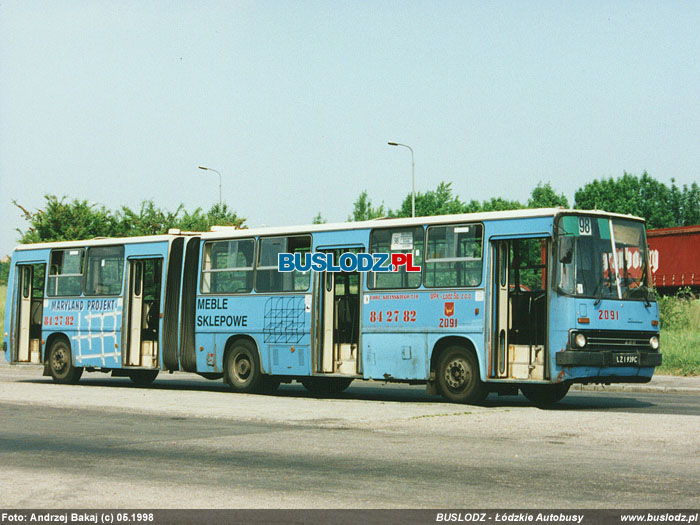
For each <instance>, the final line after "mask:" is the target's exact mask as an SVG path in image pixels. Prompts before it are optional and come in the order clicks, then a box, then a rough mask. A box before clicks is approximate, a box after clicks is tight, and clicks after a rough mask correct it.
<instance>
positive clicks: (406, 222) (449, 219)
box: [201, 208, 644, 240]
mask: <svg viewBox="0 0 700 525" xmlns="http://www.w3.org/2000/svg"><path fill="white" fill-rule="evenodd" d="M562 214H586V215H599V216H602V217H617V218H622V219H631V220H637V221H643V220H644V219H642V218H641V217H636V216H634V215H623V214H620V213H609V212H605V211H599V210H572V209H566V208H536V209H523V210H508V211H489V212H479V213H459V214H453V215H434V216H429V217H415V218H414V217H406V218H400V219H389V218H380V219H372V220H369V221H358V222H338V223H331V224H309V225H298V226H266V227H260V228H251V229H243V230H241V229H238V228H235V227H231V226H212V231H210V232H205V233H203V234H201V237H202V238H203V239H205V240H212V239H224V238H230V237H254V236H259V235H289V234H295V233H315V232H330V231H342V230H362V229H367V228H377V227H382V228H383V227H402V226H403V227H406V226H412V225H419V224H428V225H431V224H451V223H457V222H484V221H495V220H507V219H529V218H535V217H555V216H557V215H562Z"/></svg>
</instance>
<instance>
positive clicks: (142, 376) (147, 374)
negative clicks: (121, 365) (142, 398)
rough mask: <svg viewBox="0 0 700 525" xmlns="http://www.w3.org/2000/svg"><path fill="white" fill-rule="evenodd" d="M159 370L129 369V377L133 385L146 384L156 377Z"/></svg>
mask: <svg viewBox="0 0 700 525" xmlns="http://www.w3.org/2000/svg"><path fill="white" fill-rule="evenodd" d="M158 372H160V370H157V369H156V370H129V372H128V373H129V379H131V382H132V383H134V384H135V385H139V386H148V385H150V384H151V383H153V381H155V380H156V377H158Z"/></svg>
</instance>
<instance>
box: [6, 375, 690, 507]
mask: <svg viewBox="0 0 700 525" xmlns="http://www.w3.org/2000/svg"><path fill="white" fill-rule="evenodd" d="M699 415H700V397H698V396H690V395H671V394H642V393H614V394H612V393H607V392H600V393H599V392H575V393H571V394H570V395H569V396H567V397H566V398H565V400H564V401H563V402H562V403H560V404H559V405H558V406H557V407H556V408H554V409H551V410H542V409H538V408H535V407H532V406H531V405H530V404H529V403H528V402H527V401H526V400H525V399H524V398H523V397H500V398H499V397H494V396H492V397H490V398H489V400H488V401H487V403H486V404H485V405H484V406H480V407H470V406H463V405H453V404H448V403H444V402H442V400H441V399H440V398H435V397H429V396H426V395H425V394H424V393H423V390H422V388H420V387H406V386H398V385H383V384H376V383H375V384H372V383H358V384H357V385H353V386H351V388H350V389H349V390H348V391H347V392H346V393H345V394H343V395H342V396H341V397H339V398H336V399H330V400H323V399H315V398H313V397H311V396H309V395H307V394H306V392H305V391H304V390H303V388H302V387H300V386H297V385H291V386H283V387H282V388H281V389H280V391H279V392H278V394H276V395H272V396H270V395H266V396H262V395H261V396H252V395H236V394H231V393H229V392H227V391H226V389H225V388H224V387H222V385H221V384H220V383H219V382H207V381H204V380H199V379H192V378H191V377H190V376H178V375H173V376H165V377H163V378H162V379H160V378H159V380H157V381H156V383H155V384H154V385H153V386H152V387H151V388H137V387H133V386H131V384H130V383H129V382H128V380H124V379H111V378H106V377H104V376H98V375H86V376H85V378H84V379H83V381H81V384H80V385H78V386H63V385H54V384H52V383H51V382H50V380H48V379H47V378H41V377H40V373H38V372H37V371H36V370H35V369H34V370H22V369H19V370H18V369H16V368H12V369H8V368H4V369H0V483H2V486H3V487H4V488H3V495H2V499H1V501H0V506H2V507H3V508H29V507H34V508H36V507H45V508H66V507H81V508H94V507H112V508H119V507H121V508H124V507H131V508H188V507H189V508H399V507H412V508H517V507H525V508H538V507H539V508H558V507H565V508H598V507H629V508H650V507H664V508H669V507H677V508H680V507H686V508H696V507H698V503H699V501H700V500H699V499H698V494H700V460H699V459H698V458H699V457H700V439H699V438H698V430H700V419H698V416H699Z"/></svg>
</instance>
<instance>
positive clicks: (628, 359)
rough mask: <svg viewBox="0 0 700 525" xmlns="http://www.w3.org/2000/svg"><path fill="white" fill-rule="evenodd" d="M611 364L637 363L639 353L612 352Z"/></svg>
mask: <svg viewBox="0 0 700 525" xmlns="http://www.w3.org/2000/svg"><path fill="white" fill-rule="evenodd" d="M613 364H616V365H639V354H613Z"/></svg>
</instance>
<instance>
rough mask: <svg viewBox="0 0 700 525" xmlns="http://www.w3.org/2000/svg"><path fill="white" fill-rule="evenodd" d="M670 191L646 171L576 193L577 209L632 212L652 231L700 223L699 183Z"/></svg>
mask: <svg viewBox="0 0 700 525" xmlns="http://www.w3.org/2000/svg"><path fill="white" fill-rule="evenodd" d="M671 182H672V184H671V187H670V188H669V187H668V186H666V185H665V184H664V183H662V182H660V181H658V180H656V179H654V178H653V177H651V176H650V175H649V174H648V173H647V172H646V171H645V172H644V173H642V176H641V177H637V176H635V175H632V174H630V173H627V172H624V173H623V175H622V177H619V178H617V179H613V178H612V177H610V178H608V179H600V180H598V179H596V180H594V181H593V182H590V183H588V184H586V185H584V186H583V187H582V188H580V189H579V190H578V191H577V192H576V194H575V201H576V202H575V205H574V206H575V208H577V209H598V210H605V211H610V212H616V213H630V214H632V215H638V216H640V217H644V218H645V219H646V220H647V225H648V226H649V227H650V228H668V227H673V226H689V225H691V224H697V223H698V222H700V188H698V185H697V183H693V184H692V185H691V186H690V187H688V186H687V185H685V186H683V188H682V189H680V188H678V187H677V186H676V184H675V181H673V180H672V181H671Z"/></svg>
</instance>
